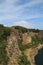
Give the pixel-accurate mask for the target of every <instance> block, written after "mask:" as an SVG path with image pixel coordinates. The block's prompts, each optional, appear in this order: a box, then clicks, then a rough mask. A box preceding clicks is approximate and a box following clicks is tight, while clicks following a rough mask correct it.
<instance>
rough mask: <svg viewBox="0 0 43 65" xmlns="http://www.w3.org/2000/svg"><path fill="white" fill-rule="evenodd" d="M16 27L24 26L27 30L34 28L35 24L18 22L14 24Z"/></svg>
mask: <svg viewBox="0 0 43 65" xmlns="http://www.w3.org/2000/svg"><path fill="white" fill-rule="evenodd" d="M13 25H14V26H22V27H26V28H33V24H32V23H30V22H27V21H18V22H14V23H13Z"/></svg>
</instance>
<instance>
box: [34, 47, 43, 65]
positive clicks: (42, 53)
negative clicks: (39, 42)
mask: <svg viewBox="0 0 43 65" xmlns="http://www.w3.org/2000/svg"><path fill="white" fill-rule="evenodd" d="M35 63H36V65H43V48H42V49H40V50H39V51H38V54H37V55H36V56H35Z"/></svg>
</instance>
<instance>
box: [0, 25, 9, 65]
mask: <svg viewBox="0 0 43 65" xmlns="http://www.w3.org/2000/svg"><path fill="white" fill-rule="evenodd" d="M9 35H10V29H9V28H5V27H4V26H3V25H0V64H2V65H7V63H8V60H9V58H8V56H7V52H6V46H7V36H9Z"/></svg>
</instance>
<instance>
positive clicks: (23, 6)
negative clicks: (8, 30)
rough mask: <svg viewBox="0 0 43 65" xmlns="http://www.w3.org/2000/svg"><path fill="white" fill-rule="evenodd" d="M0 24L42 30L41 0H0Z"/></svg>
mask: <svg viewBox="0 0 43 65" xmlns="http://www.w3.org/2000/svg"><path fill="white" fill-rule="evenodd" d="M0 24H4V26H8V27H10V26H22V27H26V28H32V29H40V30H43V0H0Z"/></svg>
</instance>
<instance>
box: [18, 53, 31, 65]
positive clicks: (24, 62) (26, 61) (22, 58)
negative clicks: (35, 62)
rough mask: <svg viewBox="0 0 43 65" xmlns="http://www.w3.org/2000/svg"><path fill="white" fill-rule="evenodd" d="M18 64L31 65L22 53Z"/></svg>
mask: <svg viewBox="0 0 43 65" xmlns="http://www.w3.org/2000/svg"><path fill="white" fill-rule="evenodd" d="M19 65H31V64H30V62H29V61H28V60H27V57H26V56H25V55H24V53H22V56H21V57H20V61H19Z"/></svg>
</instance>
